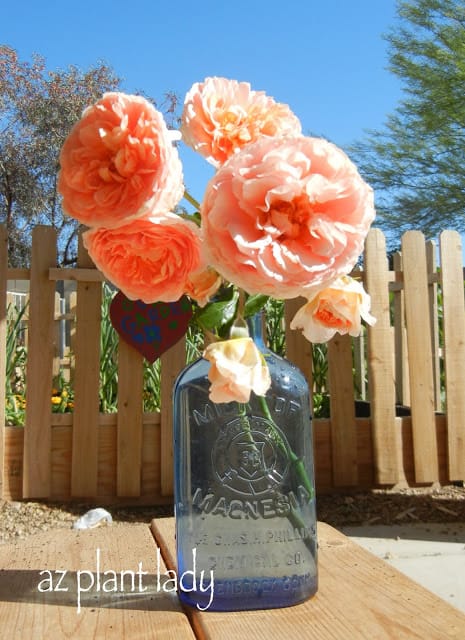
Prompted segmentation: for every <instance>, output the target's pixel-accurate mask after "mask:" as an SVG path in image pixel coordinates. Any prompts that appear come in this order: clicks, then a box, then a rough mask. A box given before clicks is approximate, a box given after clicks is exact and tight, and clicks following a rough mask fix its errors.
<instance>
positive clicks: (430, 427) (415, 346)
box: [402, 231, 439, 482]
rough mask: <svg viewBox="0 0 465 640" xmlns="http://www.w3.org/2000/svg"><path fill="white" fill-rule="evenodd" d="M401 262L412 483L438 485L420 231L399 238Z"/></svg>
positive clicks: (429, 321) (426, 284)
mask: <svg viewBox="0 0 465 640" xmlns="http://www.w3.org/2000/svg"><path fill="white" fill-rule="evenodd" d="M402 260H403V268H404V291H405V317H406V324H407V347H408V359H409V366H410V398H411V405H412V431H413V447H414V461H415V480H416V481H417V482H437V481H438V480H439V469H438V452H437V442H436V421H435V416H434V382H433V369H432V357H433V356H432V351H431V318H430V310H429V294H428V275H427V269H426V251H425V239H424V236H423V234H422V233H421V232H420V231H407V233H405V234H404V236H403V237H402Z"/></svg>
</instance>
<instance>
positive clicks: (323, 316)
mask: <svg viewBox="0 0 465 640" xmlns="http://www.w3.org/2000/svg"><path fill="white" fill-rule="evenodd" d="M370 304H371V301H370V296H369V295H368V294H367V293H366V291H365V290H364V288H363V286H362V284H361V283H360V282H357V280H354V279H353V278H351V277H350V276H341V277H340V278H338V279H337V280H336V281H335V282H333V283H332V284H331V286H329V287H328V288H326V289H323V290H322V291H318V292H316V293H315V294H314V295H313V296H312V297H311V298H309V300H308V302H307V304H305V305H304V306H303V307H301V308H300V309H299V310H298V311H297V313H296V315H295V316H294V318H293V319H292V322H291V329H302V331H303V334H304V336H305V337H306V338H307V340H310V342H327V341H328V340H330V339H331V338H332V337H333V336H334V334H335V333H340V334H341V335H344V334H346V333H348V334H349V335H351V336H359V335H360V332H361V329H362V325H361V320H362V319H363V320H365V322H367V323H368V324H370V325H373V324H374V323H375V322H376V319H375V318H374V317H373V316H372V315H371V314H370Z"/></svg>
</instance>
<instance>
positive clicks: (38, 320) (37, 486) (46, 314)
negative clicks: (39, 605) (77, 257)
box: [23, 226, 56, 498]
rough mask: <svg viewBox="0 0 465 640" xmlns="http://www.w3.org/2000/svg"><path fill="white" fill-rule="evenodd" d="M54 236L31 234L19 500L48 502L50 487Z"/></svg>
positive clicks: (40, 231)
mask: <svg viewBox="0 0 465 640" xmlns="http://www.w3.org/2000/svg"><path fill="white" fill-rule="evenodd" d="M54 264H56V232H55V230H54V229H52V228H51V227H45V226H38V227H36V228H35V229H34V231H33V233H32V257H31V281H30V297H29V322H28V345H27V350H28V358H27V367H26V382H27V396H26V426H25V432H24V461H23V464H24V468H23V496H24V497H25V498H48V497H49V496H50V487H51V469H50V461H51V449H50V442H51V432H50V418H49V416H50V411H51V402H50V398H51V393H52V375H53V354H54V339H55V333H54V321H53V316H54V310H55V283H54V282H51V281H50V280H49V279H48V269H49V268H50V266H51V265H54Z"/></svg>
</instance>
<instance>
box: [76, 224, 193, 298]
mask: <svg viewBox="0 0 465 640" xmlns="http://www.w3.org/2000/svg"><path fill="white" fill-rule="evenodd" d="M83 239H84V245H85V246H86V248H87V250H88V252H89V255H90V256H91V258H92V260H93V261H94V262H95V265H96V266H97V268H98V269H100V271H102V273H103V274H104V275H105V277H106V278H107V279H108V280H109V281H110V282H112V283H113V284H114V285H115V286H116V287H118V288H119V289H121V291H122V292H123V293H124V294H125V295H126V296H127V297H128V298H130V299H131V300H142V301H143V302H146V303H151V302H157V301H160V302H174V301H175V300H178V299H179V298H180V297H181V296H182V295H183V293H184V292H185V291H186V288H187V282H188V279H189V277H190V274H191V272H193V271H197V270H198V269H199V267H200V265H201V264H203V259H202V255H201V241H200V231H199V228H198V227H197V225H195V224H194V223H193V222H189V221H187V220H183V219H182V218H181V217H180V216H177V215H175V214H174V213H168V214H165V215H157V216H155V217H153V218H139V219H137V220H133V221H132V222H130V223H129V224H126V225H123V226H120V227H116V228H112V229H106V228H94V229H90V230H89V231H86V232H85V233H84V235H83Z"/></svg>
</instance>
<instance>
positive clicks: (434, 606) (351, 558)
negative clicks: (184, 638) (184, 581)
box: [152, 518, 465, 640]
mask: <svg viewBox="0 0 465 640" xmlns="http://www.w3.org/2000/svg"><path fill="white" fill-rule="evenodd" d="M152 530H153V532H154V535H155V539H156V541H157V544H158V546H159V547H160V549H161V552H162V555H163V558H164V560H165V562H166V565H167V567H168V568H169V569H172V570H176V562H175V544H174V519H173V518H163V519H159V520H156V521H155V520H154V521H153V522H152ZM318 542H319V552H318V553H319V558H318V565H319V588H318V592H317V594H316V595H315V596H314V597H313V598H311V599H310V600H308V601H307V602H304V603H303V604H300V605H298V606H295V607H289V608H287V609H268V610H263V611H261V610H260V611H240V612H233V613H222V612H218V613H216V612H211V611H205V612H201V611H196V610H195V609H192V612H191V621H192V625H193V628H194V629H195V631H196V633H197V637H198V638H214V639H215V640H230V638H234V639H235V640H248V639H249V638H255V639H256V640H269V638H273V639H278V638H282V639H284V638H289V637H290V635H291V636H295V637H296V638H309V639H310V638H318V640H334V639H335V638H341V639H342V638H350V639H351V640H357V639H360V640H362V639H365V638H379V639H380V640H381V639H382V638H383V639H384V638H386V640H387V639H388V638H399V639H400V638H405V639H407V638H412V639H413V638H428V640H446V639H447V638H454V639H455V640H456V639H457V638H459V637H461V634H462V632H463V630H464V629H465V615H464V614H463V613H461V612H460V611H459V610H458V609H455V608H454V607H452V606H451V605H450V604H448V603H446V602H444V601H443V600H441V599H440V598H439V597H438V596H436V595H434V594H433V593H431V592H430V591H428V590H426V589H424V588H423V587H421V586H420V585H418V584H417V583H416V582H413V580H410V579H409V578H407V577H406V576H405V575H403V574H401V573H400V572H399V571H397V570H396V569H395V568H394V567H391V566H389V565H388V564H386V563H385V562H383V561H382V560H380V559H379V558H376V557H375V556H374V555H373V554H371V553H369V552H368V551H366V550H365V549H363V548H362V547H361V546H359V545H357V544H355V543H354V542H352V541H351V540H350V539H349V538H347V537H346V536H344V535H343V534H342V533H339V532H338V531H336V529H333V528H332V527H330V526H329V525H327V524H325V523H321V522H320V523H318ZM412 620H415V625H414V626H412ZM290 630H292V631H291V633H290Z"/></svg>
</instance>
